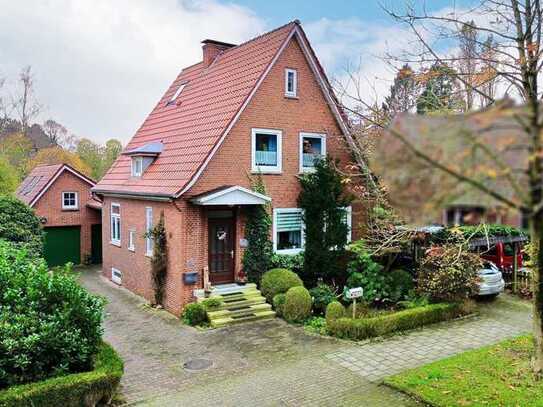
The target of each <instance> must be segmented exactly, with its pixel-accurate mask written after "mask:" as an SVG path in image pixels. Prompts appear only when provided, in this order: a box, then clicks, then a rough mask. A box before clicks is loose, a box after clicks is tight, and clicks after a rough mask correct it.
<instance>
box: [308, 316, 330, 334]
mask: <svg viewBox="0 0 543 407" xmlns="http://www.w3.org/2000/svg"><path fill="white" fill-rule="evenodd" d="M304 328H305V329H306V331H309V332H313V333H317V334H320V335H326V334H327V331H326V319H324V318H323V317H311V318H309V319H308V320H307V321H305V323H304Z"/></svg>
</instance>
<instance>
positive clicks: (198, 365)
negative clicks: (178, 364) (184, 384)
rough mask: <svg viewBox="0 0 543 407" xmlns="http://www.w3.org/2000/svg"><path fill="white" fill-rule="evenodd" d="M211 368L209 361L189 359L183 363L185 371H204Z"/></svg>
mask: <svg viewBox="0 0 543 407" xmlns="http://www.w3.org/2000/svg"><path fill="white" fill-rule="evenodd" d="M211 366H213V362H212V361H211V360H209V359H190V360H188V361H186V362H185V363H183V367H184V368H185V370H205V369H209V368H210V367H211Z"/></svg>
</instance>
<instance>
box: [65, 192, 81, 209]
mask: <svg viewBox="0 0 543 407" xmlns="http://www.w3.org/2000/svg"><path fill="white" fill-rule="evenodd" d="M77 198H78V196H77V192H63V193H62V209H71V210H74V209H79V202H78V199H77Z"/></svg>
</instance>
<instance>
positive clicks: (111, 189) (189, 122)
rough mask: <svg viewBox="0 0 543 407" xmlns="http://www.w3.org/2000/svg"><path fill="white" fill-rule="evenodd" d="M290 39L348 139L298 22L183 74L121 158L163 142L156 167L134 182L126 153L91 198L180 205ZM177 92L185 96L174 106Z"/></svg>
mask: <svg viewBox="0 0 543 407" xmlns="http://www.w3.org/2000/svg"><path fill="white" fill-rule="evenodd" d="M293 36H296V38H297V39H298V41H299V42H300V45H301V48H302V50H303V51H304V53H305V55H306V56H307V57H308V60H309V61H310V66H311V67H312V69H313V72H314V73H315V75H316V77H317V79H318V81H319V83H320V85H321V88H322V89H323V92H324V94H325V97H326V98H327V100H328V103H329V105H330V106H331V107H332V110H333V112H334V115H335V116H336V119H337V120H338V123H339V124H340V127H341V128H342V130H343V131H345V129H346V124H345V121H344V117H343V116H342V113H341V110H340V109H339V107H338V106H337V101H336V100H335V97H334V96H333V92H332V91H331V87H330V84H329V82H328V80H327V79H326V76H325V75H324V71H323V69H322V67H321V66H320V64H319V62H318V60H317V59H316V56H315V54H314V52H313V50H312V49H311V46H310V45H309V42H308V41H307V38H306V37H305V34H304V32H303V30H302V29H301V26H300V23H299V21H297V20H296V21H293V22H290V23H288V24H286V25H284V26H282V27H279V28H277V29H275V30H273V31H270V32H268V33H266V34H263V35H260V36H258V37H256V38H254V39H252V40H250V41H247V42H245V43H243V44H241V45H238V46H233V47H230V48H226V49H224V50H222V51H221V52H220V53H219V54H218V56H217V57H216V58H215V59H214V60H213V62H212V63H211V64H210V65H209V66H208V67H207V68H206V67H204V64H203V62H200V63H197V64H195V65H192V66H189V67H187V68H185V69H183V70H182V71H181V73H180V74H179V75H178V76H177V78H176V79H175V81H174V82H173V83H172V85H171V86H170V87H169V88H168V90H167V91H166V93H165V94H164V96H163V97H162V98H161V99H160V101H159V102H158V104H157V105H156V106H155V108H154V109H153V111H152V112H151V114H150V115H149V116H148V117H147V119H146V120H145V121H144V123H143V125H142V126H141V127H140V128H139V130H138V131H137V132H136V134H135V135H134V137H133V138H132V140H131V141H130V143H129V144H128V145H127V147H126V150H125V151H126V152H128V151H132V150H137V149H138V148H140V147H143V146H145V145H149V143H158V142H161V143H162V144H163V150H162V151H161V152H160V154H159V155H158V157H157V158H156V160H155V161H154V162H153V163H152V164H151V165H150V166H149V167H148V168H147V169H146V171H145V172H144V174H143V175H142V176H141V177H137V178H136V177H132V176H131V170H130V160H131V157H130V156H129V155H127V154H126V152H125V154H122V155H120V156H119V157H118V158H117V160H116V161H115V163H114V164H113V166H112V167H111V168H110V169H109V171H108V172H107V173H106V175H105V176H104V177H103V178H102V180H100V182H99V183H98V184H97V185H96V187H95V188H94V189H93V191H95V192H98V193H117V194H119V193H120V194H127V195H132V194H136V195H154V196H166V197H177V196H180V195H181V194H183V193H184V192H185V191H187V190H188V189H190V187H191V186H192V185H193V183H194V182H196V180H197V179H198V177H199V176H200V174H201V173H202V172H203V170H204V168H205V167H206V166H207V163H208V162H209V161H210V160H211V158H212V156H213V154H214V153H215V151H216V150H217V149H218V148H219V146H220V145H221V143H222V141H223V140H224V138H225V137H226V135H227V134H228V132H229V131H230V129H231V128H232V127H233V125H234V124H235V123H236V121H237V119H238V117H239V115H240V114H241V112H242V111H243V110H244V108H245V107H246V106H247V105H248V103H249V101H250V100H251V98H252V96H253V95H254V93H255V92H256V90H257V89H258V87H259V85H260V83H261V82H262V81H263V80H264V78H265V77H266V75H267V73H268V72H269V71H270V69H271V68H272V66H273V64H274V62H275V61H276V60H277V59H278V57H279V55H280V54H281V52H282V50H283V49H284V48H285V47H286V45H287V44H288V42H289V40H290V39H291V38H293ZM180 86H184V88H183V89H182V91H181V93H180V94H179V96H178V97H177V98H176V99H175V100H173V101H172V97H173V96H174V95H176V92H178V90H179V89H180Z"/></svg>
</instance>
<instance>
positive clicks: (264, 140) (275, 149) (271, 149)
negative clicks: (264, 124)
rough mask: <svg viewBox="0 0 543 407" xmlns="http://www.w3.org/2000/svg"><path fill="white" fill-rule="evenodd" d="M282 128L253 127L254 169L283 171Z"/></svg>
mask: <svg viewBox="0 0 543 407" xmlns="http://www.w3.org/2000/svg"><path fill="white" fill-rule="evenodd" d="M281 137H282V132H281V131H280V130H269V129H252V135H251V138H252V143H251V144H252V148H251V155H252V165H251V169H252V171H261V172H268V173H269V172H281Z"/></svg>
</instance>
